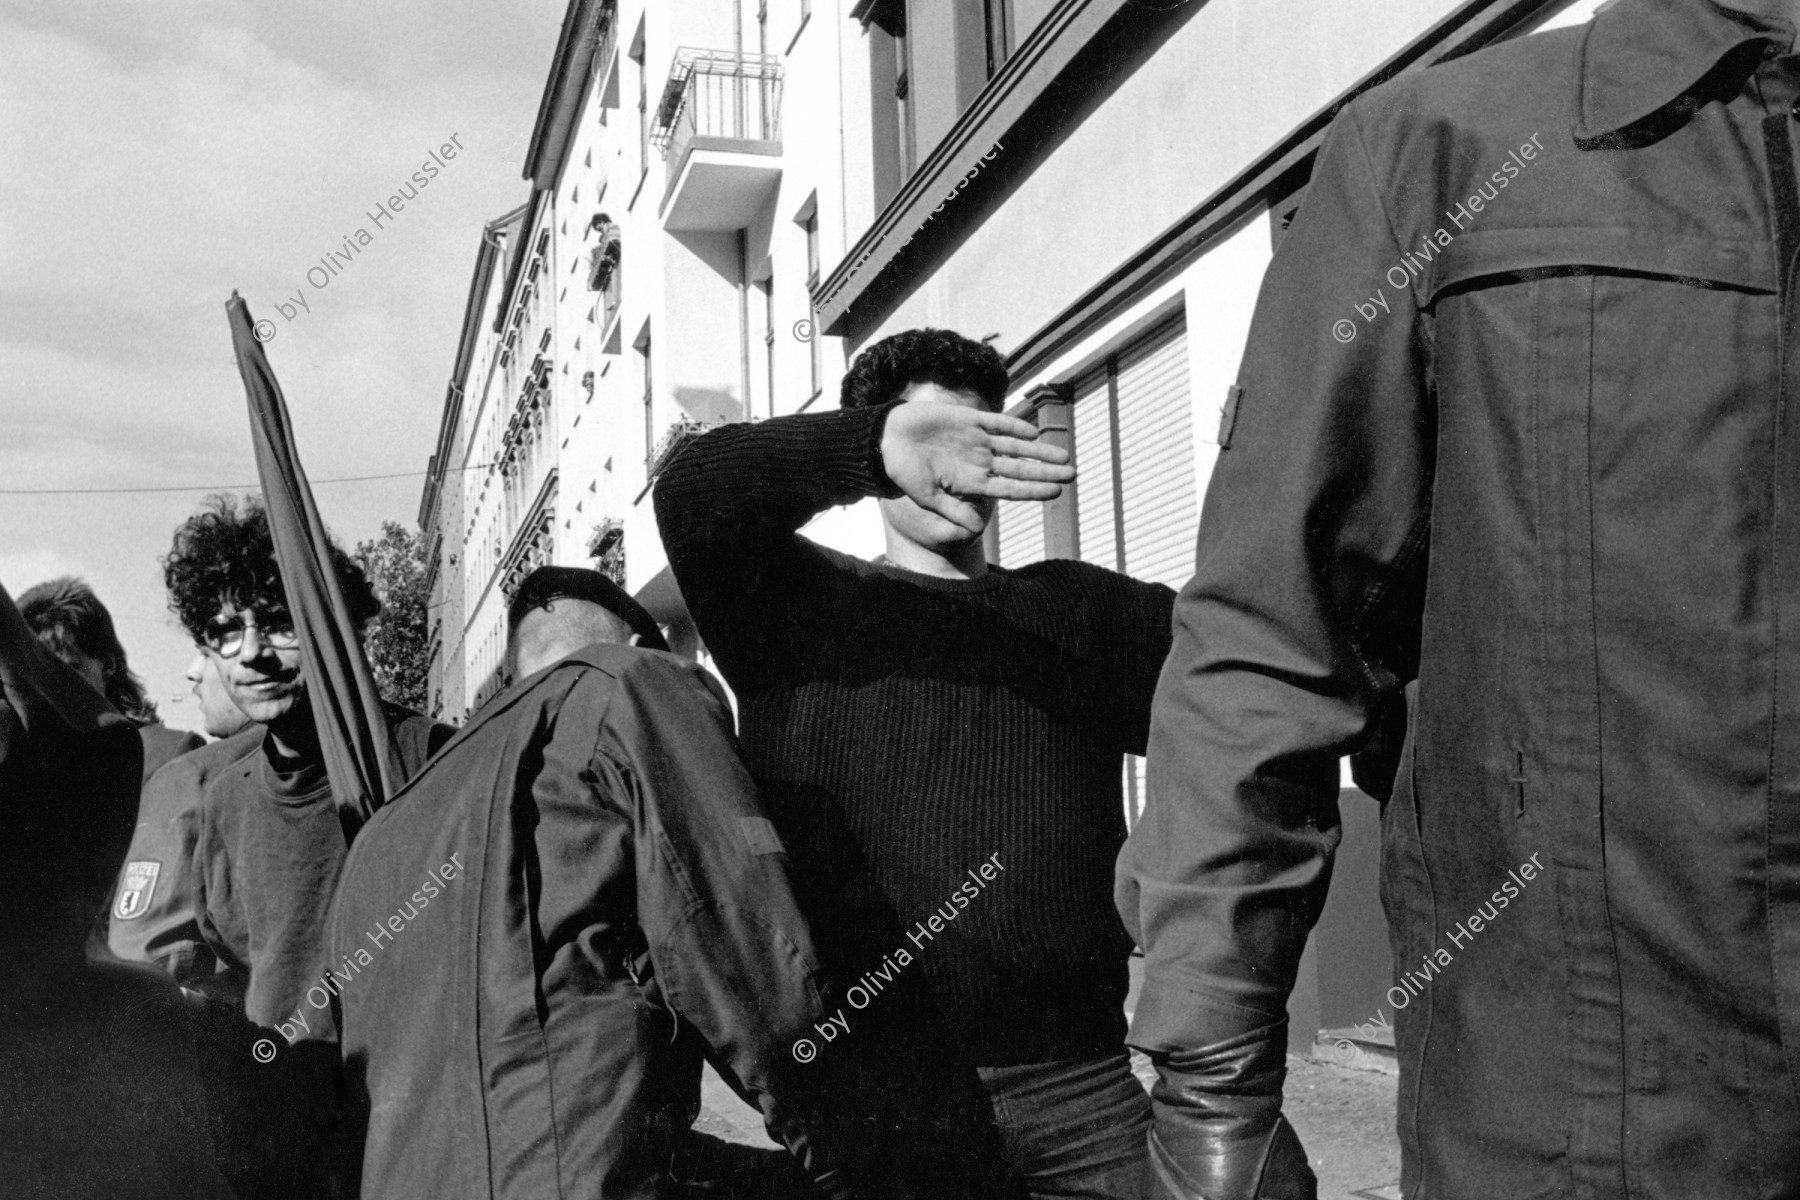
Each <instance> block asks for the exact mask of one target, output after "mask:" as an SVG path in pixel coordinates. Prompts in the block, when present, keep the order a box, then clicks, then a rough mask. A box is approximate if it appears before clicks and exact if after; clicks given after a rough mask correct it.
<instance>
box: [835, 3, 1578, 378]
mask: <svg viewBox="0 0 1800 1200" xmlns="http://www.w3.org/2000/svg"><path fill="white" fill-rule="evenodd" d="M1198 7H1199V6H1198V5H1175V6H1171V7H1170V8H1168V9H1164V10H1146V9H1145V8H1144V7H1143V6H1142V5H1139V4H1135V3H1133V2H1132V0H1060V3H1058V4H1057V5H1056V6H1055V7H1054V8H1052V9H1051V10H1050V12H1049V13H1047V14H1046V15H1045V16H1044V18H1043V20H1042V21H1041V22H1040V23H1039V25H1038V26H1037V28H1036V29H1035V30H1033V32H1032V33H1031V35H1030V36H1029V37H1028V38H1027V39H1026V40H1025V42H1024V43H1023V44H1021V45H1020V47H1019V49H1018V50H1017V52H1015V53H1014V55H1013V57H1012V58H1010V59H1009V60H1007V62H1006V65H1005V66H1004V67H1003V68H1002V69H1001V71H1000V73H999V74H997V75H995V76H994V78H993V79H991V80H989V81H988V84H987V86H986V87H985V88H984V89H983V90H982V92H981V94H980V95H979V96H977V97H976V98H975V101H974V102H973V103H972V104H971V105H970V106H969V107H968V109H967V110H965V111H964V112H963V114H962V115H961V116H960V117H959V118H957V120H956V123H955V124H954V125H952V126H951V128H950V131H949V132H948V133H947V134H945V136H944V138H943V140H942V141H940V142H939V143H938V145H937V146H936V147H934V148H933V150H932V152H931V153H930V155H928V156H927V157H926V159H925V161H924V162H922V163H921V164H920V166H919V168H918V169H917V170H916V171H914V172H913V175H912V177H911V178H910V179H908V180H907V181H906V183H905V185H903V186H902V187H901V189H900V191H899V193H898V194H896V195H895V197H894V199H893V200H892V201H891V202H889V204H888V206H887V207H886V208H885V209H883V210H882V212H881V213H880V215H878V216H877V217H876V218H875V220H874V222H873V223H872V224H871V225H870V226H869V228H868V229H867V230H866V231H865V232H864V233H863V236H862V237H861V238H859V239H858V240H857V242H856V244H855V245H854V246H852V247H851V248H850V250H849V252H848V253H847V254H846V255H845V256H844V259H843V261H842V262H840V263H839V264H838V265H837V267H836V268H834V269H833V270H832V272H831V274H829V275H828V276H826V277H825V278H824V279H822V280H821V281H820V283H819V286H818V288H817V290H816V292H815V293H814V300H815V302H816V304H817V308H818V314H819V316H818V323H819V327H820V329H821V331H822V332H825V333H828V334H833V335H838V336H849V337H856V336H858V335H859V334H861V333H862V332H863V331H866V330H868V329H870V328H872V327H873V326H874V325H876V324H877V323H878V322H879V320H880V317H881V315H882V313H883V311H884V310H885V308H886V307H887V306H888V304H889V302H890V301H893V300H895V299H897V298H898V297H900V296H903V295H904V294H906V293H907V292H908V291H909V290H910V289H911V288H912V287H913V286H914V285H916V284H917V283H918V281H919V280H920V279H921V278H922V277H923V276H925V275H927V274H929V272H930V271H931V270H933V269H935V267H936V265H937V262H938V260H941V258H942V257H943V254H944V253H945V252H946V251H944V248H945V247H954V246H955V245H956V244H957V243H958V242H959V241H960V240H961V239H962V238H963V237H966V236H967V234H968V232H969V230H970V229H971V228H973V226H974V225H976V224H978V223H979V222H980V221H981V220H983V219H985V218H986V216H987V215H988V211H989V210H990V208H991V204H985V203H983V201H984V199H987V200H991V199H992V197H993V196H995V195H997V194H998V192H999V189H1001V188H1002V187H1004V185H1005V182H1006V181H1007V180H1008V179H1009V178H1016V177H1017V176H1018V175H1019V174H1021V173H1023V171H1025V170H1028V169H1029V167H1022V166H1019V165H1017V159H1020V158H1027V157H1028V156H1029V153H1030V150H1031V146H1032V144H1046V143H1053V142H1054V141H1055V139H1056V138H1057V136H1058V134H1059V131H1060V129H1061V126H1062V125H1063V123H1064V121H1065V120H1066V118H1057V117H1053V116H1051V115H1050V113H1049V111H1048V110H1049V108H1050V107H1052V106H1051V105H1043V104H1042V102H1044V101H1046V100H1053V101H1054V107H1055V108H1056V109H1057V110H1058V111H1060V112H1068V111H1079V109H1080V106H1081V101H1082V100H1083V99H1084V98H1085V97H1087V96H1089V95H1092V94H1093V93H1095V92H1096V91H1099V90H1101V89H1104V88H1106V87H1109V86H1112V83H1113V82H1114V76H1115V75H1116V71H1115V70H1107V69H1095V68H1096V67H1100V66H1102V65H1103V62H1102V59H1101V58H1099V57H1097V56H1104V55H1109V54H1110V55H1118V54H1122V53H1126V47H1127V45H1128V44H1136V45H1139V46H1141V45H1144V44H1146V43H1153V42H1154V41H1156V40H1159V39H1160V40H1166V38H1167V36H1168V34H1169V33H1171V32H1172V31H1173V30H1174V29H1175V27H1176V26H1177V25H1178V24H1179V23H1181V22H1183V21H1186V20H1188V19H1190V18H1191V17H1192V16H1193V14H1194V13H1195V11H1197V9H1198ZM1554 7H1560V4H1559V3H1558V0H1467V2H1465V3H1463V4H1461V5H1459V6H1458V7H1457V8H1456V9H1455V10H1454V11H1453V12H1451V13H1450V14H1449V15H1447V16H1445V17H1444V18H1443V19H1441V20H1439V21H1438V22H1437V23H1436V24H1434V25H1433V26H1432V27H1431V28H1430V29H1428V30H1427V31H1426V32H1425V33H1423V34H1421V35H1420V36H1419V37H1417V38H1415V39H1414V40H1413V41H1412V42H1411V43H1409V44H1408V45H1407V46H1406V47H1405V48H1403V49H1402V50H1400V51H1399V52H1398V53H1396V54H1395V55H1393V56H1392V57H1390V58H1389V59H1388V60H1387V61H1386V62H1384V63H1382V64H1381V65H1380V66H1378V67H1377V68H1376V69H1375V70H1374V71H1372V72H1370V73H1369V74H1368V75H1366V76H1364V77H1363V78H1362V79H1361V80H1359V81H1358V82H1357V83H1356V84H1355V85H1353V86H1352V87H1350V88H1349V89H1347V90H1346V91H1345V92H1343V93H1342V94H1341V95H1339V96H1338V97H1336V98H1335V99H1333V100H1332V101H1331V102H1330V103H1329V104H1327V105H1326V106H1325V107H1323V108H1321V109H1320V110H1319V111H1318V112H1317V113H1315V114H1313V116H1311V117H1309V118H1308V119H1307V120H1306V121H1304V122H1302V123H1301V124H1300V125H1299V126H1298V127H1296V128H1295V129H1294V130H1292V131H1290V133H1289V134H1288V135H1287V136H1285V137H1284V138H1282V139H1281V141H1280V142H1279V143H1277V145H1276V146H1275V147H1273V148H1272V149H1270V150H1269V151H1268V152H1266V153H1265V154H1263V155H1262V156H1260V157H1259V158H1258V159H1257V160H1256V162H1254V163H1252V164H1251V165H1250V166H1249V167H1246V168H1245V170H1243V171H1241V172H1239V173H1238V174H1237V175H1236V176H1234V177H1233V178H1232V179H1231V180H1230V181H1229V182H1227V183H1226V184H1225V185H1224V186H1223V187H1221V188H1219V189H1217V190H1216V191H1215V192H1214V193H1213V194H1212V195H1210V196H1208V197H1206V198H1205V199H1204V200H1202V201H1201V202H1200V203H1199V204H1198V205H1196V206H1195V208H1194V209H1192V210H1190V211H1189V212H1188V213H1187V214H1186V215H1184V216H1183V217H1182V218H1181V219H1180V220H1178V221H1176V222H1175V224H1174V225H1172V226H1171V227H1170V228H1169V229H1166V230H1164V231H1163V232H1162V233H1161V234H1159V235H1157V237H1155V238H1154V239H1152V240H1151V241H1150V242H1149V243H1148V244H1147V245H1146V246H1145V248H1144V249H1143V250H1141V251H1139V253H1138V254H1136V255H1134V256H1132V258H1131V259H1130V260H1128V261H1127V262H1126V264H1125V265H1124V266H1122V267H1120V268H1119V269H1118V270H1117V271H1115V272H1113V274H1111V275H1109V276H1108V277H1107V278H1106V279H1105V280H1103V281H1102V282H1101V283H1099V284H1097V285H1096V286H1095V287H1094V288H1093V289H1091V290H1090V291H1089V292H1088V293H1087V294H1085V295H1084V296H1082V297H1081V298H1080V299H1078V300H1077V301H1076V302H1075V303H1074V304H1072V305H1071V306H1070V308H1069V310H1066V311H1065V312H1064V313H1062V314H1059V315H1058V317H1057V318H1055V319H1053V320H1052V321H1051V322H1050V323H1049V324H1048V325H1046V326H1045V328H1044V329H1042V330H1039V331H1038V332H1037V333H1034V334H1033V335H1031V337H1030V338H1028V339H1027V344H1021V346H1020V347H1018V348H1015V350H1014V351H1013V355H1012V356H1011V357H1012V359H1013V360H1014V361H1013V362H1012V363H1011V365H1013V366H1014V373H1015V377H1018V376H1020V375H1023V374H1026V373H1028V371H1027V370H1026V369H1025V368H1024V366H1023V365H1022V364H1024V363H1025V362H1026V361H1028V360H1030V359H1032V357H1033V354H1034V352H1033V351H1030V350H1029V349H1028V345H1029V344H1039V343H1047V344H1061V341H1062V338H1061V337H1060V336H1058V333H1057V330H1058V329H1059V328H1063V327H1066V326H1067V325H1068V324H1069V322H1070V321H1071V320H1074V321H1081V320H1086V319H1088V318H1087V316H1085V315H1084V314H1087V313H1088V311H1089V310H1090V309H1092V308H1093V307H1094V306H1095V304H1096V303H1097V302H1098V303H1099V304H1101V305H1102V306H1103V305H1104V304H1105V303H1106V302H1107V297H1110V296H1113V295H1115V294H1117V293H1120V292H1124V293H1126V294H1136V293H1137V291H1138V290H1140V289H1141V288H1142V287H1144V286H1150V284H1148V283H1146V280H1153V279H1155V278H1160V277H1163V276H1166V274H1167V272H1168V270H1169V269H1170V264H1171V263H1172V262H1175V261H1181V260H1184V259H1185V258H1187V257H1191V256H1192V255H1193V254H1194V253H1195V252H1197V250H1198V249H1199V247H1200V246H1201V245H1203V244H1204V243H1205V242H1206V241H1207V240H1208V239H1210V238H1211V237H1212V236H1215V235H1216V234H1217V233H1219V232H1220V231H1221V230H1223V229H1224V228H1227V227H1228V226H1229V225H1230V224H1231V223H1232V222H1233V221H1235V220H1237V219H1238V218H1239V217H1241V216H1242V215H1243V214H1244V213H1245V212H1246V211H1248V210H1249V209H1251V208H1252V207H1254V206H1255V204H1257V203H1259V202H1260V201H1262V200H1263V199H1265V198H1266V196H1267V194H1268V191H1269V189H1270V187H1271V186H1272V185H1273V184H1275V182H1276V181H1278V180H1279V179H1281V177H1282V175H1283V174H1284V173H1285V172H1286V171H1287V170H1288V169H1290V168H1292V167H1293V166H1295V165H1296V164H1298V163H1300V162H1302V161H1304V160H1305V159H1307V158H1308V157H1309V156H1310V155H1311V154H1313V153H1314V152H1316V151H1317V149H1318V145H1319V142H1320V140H1321V139H1322V138H1323V135H1324V131H1325V128H1326V127H1327V126H1328V125H1329V124H1330V123H1331V118H1332V117H1333V116H1335V115H1336V114H1337V111H1338V110H1339V109H1340V108H1342V107H1343V106H1344V105H1345V104H1348V103H1349V102H1350V101H1351V100H1353V99H1355V98H1356V97H1357V96H1359V95H1361V94H1362V93H1363V92H1365V91H1367V90H1369V89H1370V88H1372V87H1375V86H1377V85H1378V84H1381V83H1384V82H1386V81H1387V80H1389V79H1392V78H1394V77H1395V76H1397V75H1400V74H1404V73H1407V72H1409V71H1412V70H1419V69H1423V68H1424V67H1428V66H1433V65H1435V64H1437V63H1440V62H1444V61H1447V60H1448V59H1451V58H1455V57H1457V56H1459V55H1462V54H1466V53H1469V52H1470V51H1473V50H1476V49H1479V48H1480V47H1482V46H1485V45H1487V44H1489V43H1490V42H1493V41H1495V40H1498V39H1499V38H1500V37H1502V36H1504V35H1505V34H1506V33H1507V32H1509V31H1510V30H1513V29H1515V28H1517V27H1518V26H1519V25H1520V24H1521V23H1523V22H1524V21H1526V20H1529V19H1530V18H1531V17H1533V16H1535V15H1537V14H1538V13H1540V12H1542V11H1543V10H1544V9H1546V8H1554ZM1040 105H1042V109H1043V111H1034V110H1037V109H1039V108H1040ZM1009 137H1010V138H1012V139H1013V144H1011V145H1006V146H1005V147H1004V149H1005V151H1006V153H1005V154H1003V155H1001V156H1000V158H999V164H998V169H997V170H995V171H991V172H987V173H986V176H985V178H984V177H983V176H982V175H980V174H977V172H978V171H979V170H980V169H981V166H982V165H983V156H984V155H987V154H988V152H989V151H990V150H991V149H992V148H994V147H995V146H999V145H1002V144H1003V143H1005V142H1006V140H1007V139H1008V138H1009ZM1015 156H1016V157H1015ZM959 192H961V193H963V199H962V200H961V202H959V203H955V204H950V205H944V204H943V201H944V200H945V199H946V198H947V197H950V196H951V195H953V194H957V193H959ZM934 248H936V249H937V250H938V251H939V253H938V255H937V256H936V258H935V259H934V258H933V257H932V250H933V249H934ZM1159 272H1160V273H1161V274H1159ZM1039 361H1041V359H1039Z"/></svg>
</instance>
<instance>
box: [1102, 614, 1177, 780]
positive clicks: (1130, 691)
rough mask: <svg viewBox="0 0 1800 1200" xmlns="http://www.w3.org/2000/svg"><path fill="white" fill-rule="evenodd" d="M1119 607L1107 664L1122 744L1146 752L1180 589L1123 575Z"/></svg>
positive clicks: (1131, 751)
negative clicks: (1154, 703)
mask: <svg viewBox="0 0 1800 1200" xmlns="http://www.w3.org/2000/svg"><path fill="white" fill-rule="evenodd" d="M1122 591H1123V595H1121V596H1119V597H1118V607H1117V609H1116V610H1115V611H1116V616H1115V617H1114V618H1113V619H1114V620H1116V621H1117V625H1116V626H1115V630H1116V632H1115V638H1116V641H1115V642H1114V654H1113V658H1112V663H1111V665H1110V666H1109V667H1108V668H1107V672H1108V676H1109V678H1110V681H1111V685H1112V686H1111V691H1112V699H1113V710H1112V711H1113V715H1114V721H1115V723H1116V728H1117V729H1118V731H1119V738H1120V743H1121V744H1120V749H1122V750H1124V751H1125V753H1127V754H1138V755H1141V754H1143V753H1144V752H1145V750H1146V748H1147V746H1148V744H1149V740H1150V707H1151V702H1152V701H1153V700H1154V699H1155V697H1156V683H1157V679H1158V678H1159V677H1160V676H1161V675H1162V668H1163V662H1164V660H1165V659H1167V658H1168V657H1169V645H1170V642H1171V640H1172V637H1173V633H1172V619H1173V614H1174V610H1175V589H1174V588H1171V587H1169V586H1167V585H1166V584H1161V583H1145V582H1143V581H1141V580H1137V579H1125V580H1123V588H1122Z"/></svg>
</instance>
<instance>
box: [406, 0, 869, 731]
mask: <svg viewBox="0 0 1800 1200" xmlns="http://www.w3.org/2000/svg"><path fill="white" fill-rule="evenodd" d="M839 15H840V14H836V13H829V14H827V13H822V12H816V11H814V6H813V5H812V4H811V3H809V2H807V0H765V2H763V3H755V2H754V0H739V2H737V3H728V2H721V3H677V4H661V5H659V4H651V3H646V2H644V0H620V2H612V0H606V2H601V0H573V2H572V3H571V4H570V5H569V7H568V9H567V12H566V14H565V18H564V22H563V28H562V31H561V35H560V38H559V41H558V45H557V49H556V53H555V58H554V61H553V62H552V64H551V69H550V72H549V75H548V78H547V81H546V84H545V88H544V92H543V97H542V100H541V103H540V106H539V112H538V117H537V121H536V123H535V126H534V128H533V129H532V131H531V136H530V141H529V145H528V149H527V155H526V167H525V175H526V179H527V181H528V184H529V186H528V189H527V198H526V200H525V203H524V204H523V206H522V208H521V209H520V210H519V211H518V212H517V213H516V214H509V220H511V222H512V224H511V225H509V226H508V228H507V230H506V231H505V232H503V233H502V234H499V235H494V236H491V237H490V236H488V235H484V240H483V242H482V246H481V248H480V253H479V255H478V265H477V270H476V277H475V279H474V280H473V281H472V291H471V296H470V299H469V303H468V306H467V318H466V320H465V325H464V329H463V334H462V340H461V343H460V344H459V347H458V351H457V356H456V359H455V365H454V371H453V381H452V385H451V388H450V399H449V400H448V401H447V402H446V405H445V408H444V412H443V417H442V422H441V425H440V430H439V437H438V448H437V453H436V455H435V456H434V457H433V459H432V462H431V467H430V474H429V477H428V480H427V484H426V488H425V494H424V496H423V498H422V501H421V511H420V522H421V525H422V527H424V528H425V529H427V530H428V531H429V532H430V534H431V538H432V543H431V544H432V551H431V558H432V564H433V570H434V572H435V575H434V592H433V603H434V605H436V606H437V607H434V609H433V612H434V614H435V620H434V624H433V629H434V647H436V650H435V655H434V658H433V664H432V695H433V697H434V702H433V703H434V708H435V710H436V713H437V714H438V715H443V716H448V717H451V718H461V717H462V716H464V715H466V714H467V713H468V712H470V711H472V710H473V709H474V708H476V707H478V706H479V705H480V704H481V703H482V702H483V701H484V700H485V699H486V698H487V697H488V696H490V695H492V694H493V692H494V691H495V690H496V688H497V687H498V686H499V685H500V682H501V679H500V672H499V668H500V651H501V650H502V649H503V642H504V613H505V606H506V601H507V598H508V596H509V595H510V592H511V589H512V588H513V587H514V586H515V585H516V584H517V582H518V580H519V579H520V578H522V577H523V575H524V574H525V573H526V572H528V571H529V570H530V569H531V568H532V567H535V566H537V565H540V564H542V563H549V562H556V563H576V564H581V565H598V566H600V567H601V568H602V569H604V570H607V571H608V572H609V573H611V574H613V575H614V577H615V578H617V579H618V580H619V581H620V582H621V583H622V584H624V585H625V586H626V587H628V588H629V589H630V590H632V591H633V592H634V593H637V594H639V595H640V596H641V597H642V598H643V599H644V600H645V601H646V603H647V604H649V605H650V607H651V609H652V611H654V612H656V613H657V615H658V616H659V618H661V619H662V620H664V621H665V622H666V623H667V624H668V625H669V626H670V636H671V639H672V641H673V642H674V644H676V645H677V646H680V647H683V648H685V649H687V650H689V651H690V652H698V651H699V650H700V647H699V645H698V642H697V641H696V639H695V637H694V635H693V632H692V629H691V627H690V625H689V624H688V623H687V622H686V621H685V613H684V610H683V609H682V606H681V604H680V597H679V593H678V592H677V591H676V589H675V587H674V585H673V583H672V581H671V580H670V578H669V575H668V570H667V561H666V558H665V557H664V555H663V553H662V548H661V543H660V539H659V538H658V536H657V533H656V526H655V518H654V516H653V515H652V513H651V505H650V499H649V494H648V493H649V483H650V481H651V479H652V477H653V473H654V468H655V466H656V464H657V463H658V462H659V461H660V460H661V459H663V458H666V456H667V455H668V453H669V452H670V451H671V450H672V449H673V448H674V446H675V445H677V444H678V443H679V441H680V440H681V439H682V438H684V437H686V436H689V435H691V434H692V432H693V431H695V430H697V429H703V428H706V427H709V426H711V425H715V424H718V423H721V422H724V421H740V420H757V419H761V418H763V417H767V416H770V415H773V414H775V413H777V412H782V413H785V412H793V411H797V410H800V409H804V408H807V407H809V406H811V405H813V404H815V403H818V402H819V401H820V398H821V397H823V396H824V395H825V393H826V391H827V390H828V389H833V390H834V389H835V387H836V384H837V379H838V377H839V376H840V375H841V374H842V371H843V366H844V357H843V354H844V351H843V348H842V342H841V340H840V339H836V338H827V337H820V336H817V335H815V332H814V324H815V323H814V314H813V310H812V304H811V297H810V290H811V288H812V287H814V286H815V285H816V283H817V281H818V278H819V275H820V271H821V266H822V265H829V263H831V262H833V261H835V260H836V258H837V257H840V256H841V255H842V252H843V248H844V246H845V245H846V244H847V241H848V239H849V237H851V236H854V231H852V230H851V228H850V225H849V223H848V219H847V217H846V209H845V195H844V189H843V180H844V177H845V172H844V171H843V169H842V163H843V161H844V155H845V140H844V137H843V132H844V126H843V125H842V124H841V122H840V120H839V113H840V109H841V104H840V88H841V83H842V80H841V78H840V76H841V67H842V62H841V54H842V52H843V50H844V48H845V47H846V46H853V45H854V44H855V43H856V41H857V40H858V37H859V34H858V32H857V30H856V29H855V27H854V25H846V23H845V22H843V21H841V20H838V19H836V18H837V17H838V16H839ZM491 228H492V227H490V230H491ZM477 292H479V293H480V295H477V294H476V293H477ZM825 524H826V526H827V527H828V532H827V533H826V534H824V536H827V537H832V536H833V534H832V533H831V532H829V527H830V526H831V525H832V524H833V523H832V522H829V521H828V522H826V523H825ZM867 533H868V529H867V527H866V525H865V527H864V528H863V531H862V535H861V539H860V541H859V538H858V536H856V535H855V534H850V535H847V536H845V535H840V536H837V537H836V540H837V541H838V542H840V543H843V544H846V545H849V546H853V547H854V546H859V545H866V544H867V540H868V539H867Z"/></svg>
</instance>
